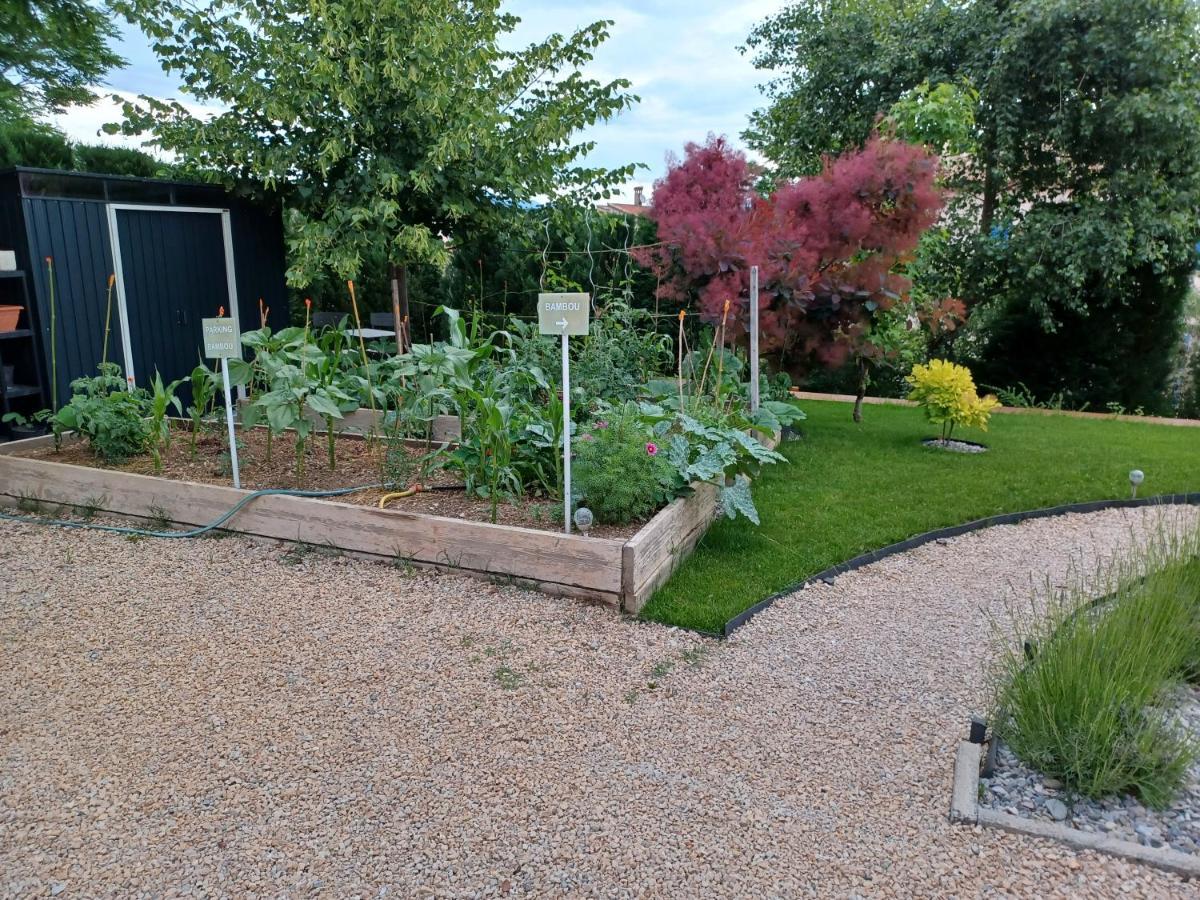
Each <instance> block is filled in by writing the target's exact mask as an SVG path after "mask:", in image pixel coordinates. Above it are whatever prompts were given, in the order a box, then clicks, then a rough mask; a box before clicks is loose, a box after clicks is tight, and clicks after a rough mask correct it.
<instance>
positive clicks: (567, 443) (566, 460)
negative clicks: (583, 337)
mask: <svg viewBox="0 0 1200 900" xmlns="http://www.w3.org/2000/svg"><path fill="white" fill-rule="evenodd" d="M569 340H570V338H568V337H567V336H566V335H565V334H564V335H563V336H562V358H563V379H562V392H563V523H564V526H565V529H564V530H565V531H566V533H567V534H570V533H571V358H570V356H569V355H568V354H567V342H568V341H569Z"/></svg>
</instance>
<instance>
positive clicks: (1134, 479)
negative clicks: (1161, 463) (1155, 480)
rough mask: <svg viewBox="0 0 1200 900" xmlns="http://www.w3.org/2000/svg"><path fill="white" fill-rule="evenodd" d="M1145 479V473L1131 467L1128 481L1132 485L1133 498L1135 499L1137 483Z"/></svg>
mask: <svg viewBox="0 0 1200 900" xmlns="http://www.w3.org/2000/svg"><path fill="white" fill-rule="evenodd" d="M1145 480H1146V473H1144V472H1143V471H1142V470H1141V469H1132V470H1130V472H1129V483H1130V484H1131V485H1132V486H1133V499H1134V500H1136V499H1137V489H1138V485H1139V484H1141V483H1142V482H1143V481H1145Z"/></svg>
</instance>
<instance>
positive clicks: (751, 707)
mask: <svg viewBox="0 0 1200 900" xmlns="http://www.w3.org/2000/svg"><path fill="white" fill-rule="evenodd" d="M1188 515H1189V516H1192V515H1193V514H1192V512H1191V511H1189V512H1188ZM1153 516H1154V513H1153V512H1148V511H1142V510H1128V511H1124V510H1117V511H1109V512H1104V513H1095V514H1091V515H1088V516H1071V517H1063V518H1059V519H1043V520H1038V521H1032V522H1027V523H1025V524H1022V525H1019V526H1006V527H998V528H993V529H990V530H988V531H985V532H979V533H976V534H973V535H967V536H964V537H961V538H957V539H954V540H952V541H949V542H946V543H945V544H936V545H935V544H931V545H928V546H926V547H923V548H920V549H918V550H915V551H913V552H911V553H908V554H905V555H903V556H898V557H893V558H891V559H889V560H885V561H884V562H882V563H879V564H876V565H874V566H871V567H869V568H866V569H863V570H860V571H859V572H856V573H852V574H849V575H846V576H843V577H842V578H840V579H838V581H837V582H836V583H835V584H834V585H832V586H826V585H819V586H816V587H813V588H810V589H808V590H806V591H804V592H802V593H801V594H798V595H796V596H795V597H793V598H790V599H788V600H786V601H781V602H779V603H777V604H776V605H775V606H774V607H773V608H772V609H771V610H770V611H768V612H767V613H765V614H763V615H761V616H759V617H758V618H757V619H755V620H754V621H753V622H752V623H751V624H750V625H749V626H747V627H746V628H744V629H742V630H741V631H739V632H738V634H737V635H736V636H735V637H734V638H733V639H732V640H730V641H729V642H727V643H725V644H723V645H717V644H713V643H710V642H706V641H703V640H702V639H700V638H697V637H695V636H693V635H689V634H685V633H681V632H677V631H672V630H669V629H664V628H660V627H657V626H652V625H641V624H636V623H630V622H621V621H618V620H616V619H614V618H613V617H612V615H611V614H610V613H607V612H605V611H603V610H601V609H595V608H588V607H585V606H582V605H580V604H575V603H571V602H568V601H562V600H555V599H552V598H548V597H543V596H540V595H537V594H533V593H528V592H524V591H520V590H517V589H512V588H499V587H492V586H488V585H484V584H481V583H478V582H474V581H468V580H463V579H460V578H456V577H441V578H439V577H435V576H430V575H425V574H406V573H405V572H403V571H401V570H396V569H392V568H389V567H387V566H384V565H381V564H375V563H365V562H357V561H351V560H346V559H337V558H325V557H318V556H308V557H306V558H304V559H302V560H301V561H300V562H299V563H298V564H294V563H295V558H294V556H293V557H290V559H291V563H289V562H285V561H284V557H285V554H284V553H283V552H282V550H281V549H280V548H278V547H271V546H265V545H256V544H252V543H249V542H246V541H242V540H240V539H224V540H200V541H194V542H186V543H185V542H180V543H168V542H165V541H148V540H147V541H138V542H129V541H126V540H125V539H123V538H120V537H116V536H111V535H102V534H97V533H86V534H85V533H77V532H70V533H67V532H62V531H55V530H49V529H44V528H37V527H32V526H23V525H12V524H3V525H0V565H3V568H4V569H5V570H6V578H5V580H4V582H3V584H0V659H2V660H3V665H0V893H2V894H4V895H6V896H7V895H19V896H45V895H47V894H49V895H54V894H58V895H59V896H64V897H66V896H84V895H88V896H99V895H113V894H121V895H137V894H144V895H148V896H175V895H185V894H194V895H236V896H249V895H253V894H255V893H260V894H269V895H272V896H275V895H280V894H287V895H291V896H311V895H330V896H362V897H368V896H394V897H412V896H473V895H485V896H490V895H509V896H519V895H523V894H537V895H560V894H567V895H571V896H587V895H595V896H606V897H608V896H635V895H637V896H676V897H683V896H687V897H709V896H779V897H795V896H800V897H803V896H810V895H813V896H815V895H820V896H840V895H870V896H880V895H883V896H922V897H923V896H930V895H946V894H954V895H960V896H961V895H976V894H979V893H984V892H991V893H995V894H1000V895H1006V894H1007V895H1012V896H1029V895H1031V894H1039V895H1042V896H1054V895H1072V896H1105V895H1114V894H1119V893H1126V894H1130V895H1141V896H1154V897H1169V896H1186V895H1188V893H1189V889H1188V887H1187V886H1185V885H1183V883H1182V882H1179V881H1178V880H1176V879H1175V878H1173V877H1172V876H1168V875H1166V874H1163V873H1160V872H1156V871H1153V870H1149V869H1144V868H1141V867H1138V866H1135V865H1133V864H1130V863H1125V862H1122V861H1118V860H1115V859H1111V858H1108V857H1100V856H1096V855H1093V854H1075V853H1072V852H1070V851H1068V850H1066V849H1064V848H1062V847H1060V846H1058V845H1055V844H1052V843H1048V842H1043V841H1035V840H1032V839H1027V838H1021V837H1016V836H1013V835H1007V834H1001V833H998V832H993V831H983V830H979V829H970V828H964V827H961V826H952V825H950V824H949V823H948V821H947V810H948V808H949V795H950V776H951V768H952V765H953V747H954V745H955V742H956V741H957V740H958V739H959V737H960V735H962V734H963V733H964V731H965V724H966V720H967V716H968V714H969V713H970V712H971V711H973V710H975V709H976V708H978V707H979V706H980V705H981V703H982V682H981V677H980V676H981V670H982V667H983V665H984V663H983V661H982V658H983V656H984V655H986V649H987V647H988V644H989V641H990V640H991V638H990V627H991V626H990V625H989V616H995V615H999V614H1002V612H1003V610H1004V608H1005V599H1006V598H1011V597H1012V596H1014V595H1016V596H1024V595H1026V594H1027V593H1028V590H1029V585H1030V583H1031V580H1033V581H1035V582H1036V581H1040V580H1041V579H1042V578H1043V577H1044V576H1046V575H1049V576H1050V578H1051V580H1061V579H1062V578H1064V577H1065V575H1066V573H1067V571H1068V569H1069V568H1070V566H1071V565H1072V564H1073V562H1079V561H1082V564H1083V565H1089V566H1090V565H1091V562H1092V561H1094V560H1095V559H1096V558H1097V557H1098V556H1099V555H1103V554H1107V553H1110V552H1112V551H1113V550H1114V549H1116V548H1118V547H1120V546H1122V545H1125V544H1128V543H1129V541H1130V540H1131V532H1132V531H1133V530H1136V529H1137V528H1144V527H1146V525H1147V523H1148V521H1149V520H1150V519H1152V518H1153ZM1193 890H1194V889H1193ZM1190 895H1191V896H1195V894H1194V893H1191V894H1190Z"/></svg>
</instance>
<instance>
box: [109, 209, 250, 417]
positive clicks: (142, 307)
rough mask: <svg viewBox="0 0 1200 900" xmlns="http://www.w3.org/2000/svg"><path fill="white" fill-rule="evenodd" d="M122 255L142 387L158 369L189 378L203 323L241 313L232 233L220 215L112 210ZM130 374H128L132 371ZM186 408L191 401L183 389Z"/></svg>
mask: <svg viewBox="0 0 1200 900" xmlns="http://www.w3.org/2000/svg"><path fill="white" fill-rule="evenodd" d="M113 212H114V213H115V215H116V219H115V221H116V228H117V237H118V243H119V246H120V251H121V258H120V265H119V269H118V272H119V273H120V275H119V277H120V278H121V282H122V284H123V287H124V291H123V293H124V307H125V310H126V314H127V323H126V324H127V326H128V334H129V348H130V353H131V355H132V359H131V360H128V361H127V366H128V362H129V361H131V362H132V363H133V371H134V375H135V377H136V380H137V384H138V386H139V387H145V388H148V387H149V386H150V383H151V381H152V380H153V378H154V372H155V370H158V372H160V373H161V374H162V377H163V381H166V382H170V381H173V380H175V379H177V378H184V379H186V378H187V377H188V376H189V375H190V374H191V372H192V369H194V368H196V365H197V363H199V362H200V360H201V355H202V349H203V342H202V339H201V332H200V320H201V319H202V318H206V317H211V316H215V315H217V311H218V310H219V309H220V308H221V307H222V306H223V307H225V310H226V315H232V316H236V315H237V312H236V310H234V309H233V308H232V307H233V305H234V304H232V303H231V302H230V298H229V277H228V271H229V270H227V268H226V258H225V234H224V223H223V217H222V215H221V213H220V210H212V211H207V210H206V211H200V212H191V211H188V212H181V211H179V210H173V209H170V208H166V209H164V208H161V207H159V208H155V209H130V208H128V207H124V208H116V209H114V210H113ZM126 374H127V375H128V373H126ZM179 394H180V397H181V399H182V400H183V401H184V404H185V406H186V404H188V403H190V402H191V396H190V390H189V389H188V386H187V384H186V383H185V384H183V385H180V389H179Z"/></svg>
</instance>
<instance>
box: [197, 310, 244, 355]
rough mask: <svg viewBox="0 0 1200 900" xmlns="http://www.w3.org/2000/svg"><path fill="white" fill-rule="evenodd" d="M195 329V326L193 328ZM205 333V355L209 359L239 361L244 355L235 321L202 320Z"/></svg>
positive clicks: (228, 319)
mask: <svg viewBox="0 0 1200 900" xmlns="http://www.w3.org/2000/svg"><path fill="white" fill-rule="evenodd" d="M192 327H195V326H192ZM200 328H201V330H202V331H203V333H204V355H205V356H206V357H208V358H209V359H239V358H241V355H242V346H241V336H240V335H239V334H238V330H237V325H235V324H234V323H233V319H230V318H223V319H201V320H200Z"/></svg>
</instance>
